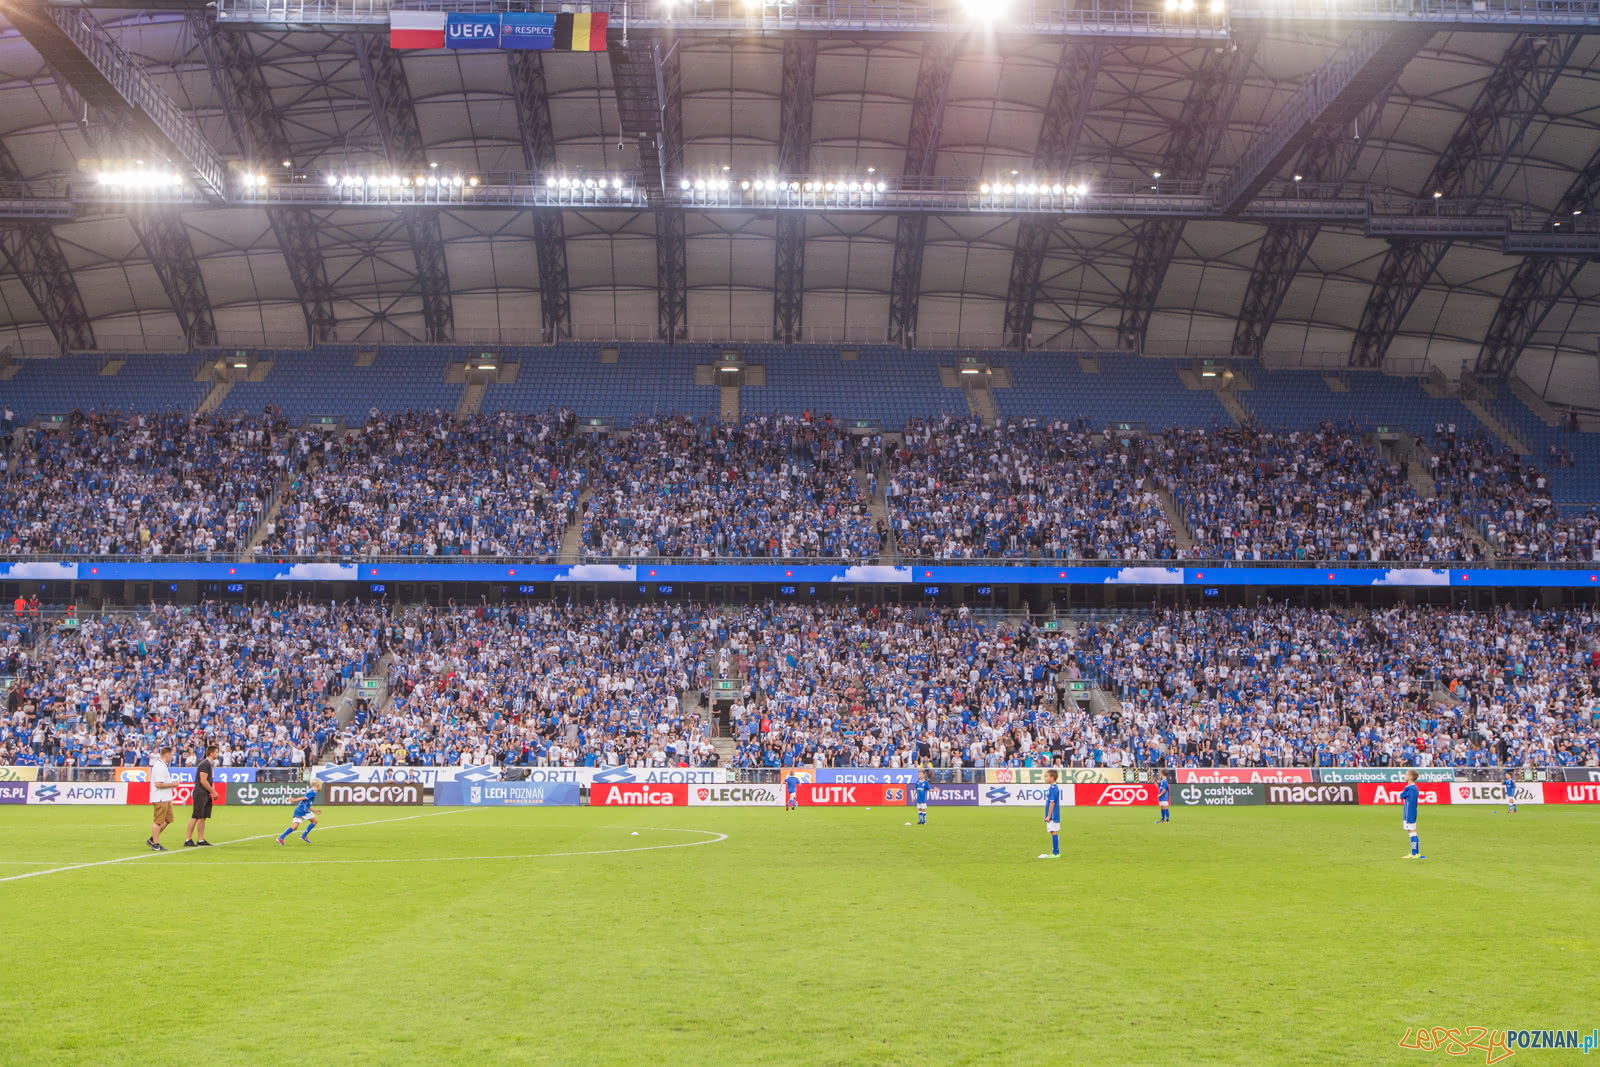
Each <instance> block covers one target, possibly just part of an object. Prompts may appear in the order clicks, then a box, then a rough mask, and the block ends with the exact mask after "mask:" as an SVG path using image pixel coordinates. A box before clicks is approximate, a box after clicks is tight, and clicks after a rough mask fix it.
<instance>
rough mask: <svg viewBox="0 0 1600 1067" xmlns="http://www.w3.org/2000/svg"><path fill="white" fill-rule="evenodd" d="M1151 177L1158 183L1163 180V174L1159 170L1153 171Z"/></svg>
mask: <svg viewBox="0 0 1600 1067" xmlns="http://www.w3.org/2000/svg"><path fill="white" fill-rule="evenodd" d="M1150 177H1152V178H1154V179H1155V180H1156V181H1160V180H1161V172H1160V171H1159V170H1153V171H1151V172H1150Z"/></svg>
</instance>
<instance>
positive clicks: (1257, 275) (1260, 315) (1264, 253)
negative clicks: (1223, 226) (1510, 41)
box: [1232, 85, 1392, 359]
mask: <svg viewBox="0 0 1600 1067" xmlns="http://www.w3.org/2000/svg"><path fill="white" fill-rule="evenodd" d="M1391 88H1392V85H1391ZM1388 99H1389V90H1387V89H1386V90H1384V91H1383V92H1382V93H1380V94H1379V96H1378V98H1377V99H1376V100H1374V101H1373V102H1372V103H1370V104H1368V105H1367V109H1366V110H1365V111H1364V112H1362V114H1361V116H1360V117H1359V118H1357V119H1356V120H1355V121H1354V122H1353V123H1348V122H1347V123H1327V124H1323V125H1319V126H1317V127H1316V128H1315V129H1314V130H1313V131H1312V133H1311V139H1310V141H1308V142H1307V144H1306V146H1305V149H1304V151H1302V152H1301V153H1300V160H1299V163H1298V165H1297V166H1296V168H1295V173H1296V174H1299V175H1300V176H1301V177H1303V178H1304V179H1305V180H1306V181H1309V182H1314V183H1325V182H1326V183H1336V182H1343V181H1344V180H1345V179H1346V178H1348V177H1349V176H1350V173H1351V171H1353V170H1354V169H1355V165H1356V160H1357V159H1359V158H1360V156H1361V144H1362V138H1364V137H1366V136H1367V133H1368V131H1370V130H1371V129H1372V127H1373V126H1374V125H1375V124H1376V123H1377V121H1378V118H1379V117H1380V116H1381V115H1382V114H1383V108H1384V105H1385V104H1386V103H1387V102H1388ZM1321 230H1322V224H1321V223H1319V222H1289V223H1275V224H1273V225H1272V226H1269V227H1268V228H1267V232H1266V233H1265V234H1263V235H1262V238H1261V247H1260V248H1259V249H1258V250H1257V251H1256V262H1255V266H1254V267H1253V268H1252V269H1251V271H1250V283H1249V284H1248V285H1247V286H1246V287H1245V291H1244V301H1243V303H1242V305H1241V306H1240V309H1239V317H1238V319H1236V320H1235V321H1234V326H1233V349H1232V350H1233V353H1234V354H1235V355H1239V356H1249V357H1250V358H1251V359H1260V358H1261V353H1262V352H1263V351H1264V350H1265V348H1266V343H1267V334H1268V332H1269V331H1271V329H1272V324H1273V322H1275V321H1276V320H1277V318H1278V309H1279V308H1281V307H1282V306H1283V298H1284V297H1285V296H1287V295H1288V294H1289V286H1291V285H1293V284H1294V279H1295V276H1296V275H1297V274H1299V273H1300V265H1301V264H1302V263H1304V262H1305V258H1306V253H1308V252H1310V251H1311V245H1312V242H1314V241H1315V240H1316V239H1317V234H1318V233H1320V232H1321Z"/></svg>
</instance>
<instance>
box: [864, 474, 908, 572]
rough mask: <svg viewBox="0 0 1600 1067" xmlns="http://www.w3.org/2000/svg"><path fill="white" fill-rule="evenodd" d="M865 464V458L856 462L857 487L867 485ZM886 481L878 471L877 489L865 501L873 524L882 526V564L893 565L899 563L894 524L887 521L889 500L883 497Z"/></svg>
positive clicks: (883, 475)
mask: <svg viewBox="0 0 1600 1067" xmlns="http://www.w3.org/2000/svg"><path fill="white" fill-rule="evenodd" d="M867 462H868V460H867V459H866V457H862V458H861V459H860V460H858V461H857V462H856V482H857V484H859V485H863V486H865V485H866V484H867V474H868V471H867V466H866V465H867ZM888 481H889V479H888V478H887V477H885V474H884V472H883V471H879V472H878V488H877V491H876V492H874V493H873V494H872V496H871V497H870V498H868V500H867V512H868V514H870V515H871V516H872V518H873V521H874V522H877V523H880V524H882V527H883V562H884V563H887V564H891V565H893V564H897V563H899V562H900V552H899V550H898V549H897V548H896V546H895V540H894V524H893V523H891V522H890V521H889V498H888V497H887V496H886V495H884V486H885V485H887V484H888Z"/></svg>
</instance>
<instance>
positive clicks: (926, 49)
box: [889, 39, 959, 348]
mask: <svg viewBox="0 0 1600 1067" xmlns="http://www.w3.org/2000/svg"><path fill="white" fill-rule="evenodd" d="M958 50H959V47H958V42H956V41H951V40H946V39H930V40H928V41H926V42H925V43H924V44H923V46H922V62H921V64H920V65H919V66H918V67H917V87H916V92H915V94H914V95H913V96H912V99H911V127H910V130H909V132H908V133H907V135H906V162H905V170H904V175H905V177H906V178H910V179H917V178H931V177H932V176H933V171H934V167H935V165H936V163H937V162H938V158H939V137H940V135H941V133H942V132H943V129H944V103H945V98H946V97H947V96H948V95H949V93H950V75H951V73H952V72H953V71H954V70H955V65H956V54H957V52H958ZM927 237H928V217H927V216H926V215H901V216H899V217H898V218H897V219H896V220H895V230H894V272H893V274H892V276H891V277H890V280H889V339H890V340H891V341H898V342H899V343H900V344H902V345H904V346H905V347H907V348H910V347H911V346H912V345H913V344H914V343H915V341H916V334H917V303H918V300H919V299H920V298H921V295H922V250H923V246H924V242H925V241H926V240H927Z"/></svg>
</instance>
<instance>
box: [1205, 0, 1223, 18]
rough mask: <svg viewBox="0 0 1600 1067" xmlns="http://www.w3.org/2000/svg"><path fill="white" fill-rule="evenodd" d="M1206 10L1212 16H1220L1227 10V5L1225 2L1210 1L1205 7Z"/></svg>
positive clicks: (1221, 0) (1220, 0)
mask: <svg viewBox="0 0 1600 1067" xmlns="http://www.w3.org/2000/svg"><path fill="white" fill-rule="evenodd" d="M1206 10H1207V11H1209V12H1210V13H1211V14H1213V15H1220V14H1222V13H1223V12H1224V11H1226V10H1227V4H1226V2H1225V0H1211V3H1210V5H1208V6H1207V8H1206Z"/></svg>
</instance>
